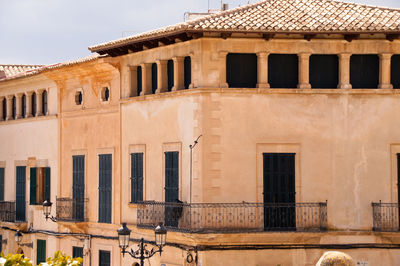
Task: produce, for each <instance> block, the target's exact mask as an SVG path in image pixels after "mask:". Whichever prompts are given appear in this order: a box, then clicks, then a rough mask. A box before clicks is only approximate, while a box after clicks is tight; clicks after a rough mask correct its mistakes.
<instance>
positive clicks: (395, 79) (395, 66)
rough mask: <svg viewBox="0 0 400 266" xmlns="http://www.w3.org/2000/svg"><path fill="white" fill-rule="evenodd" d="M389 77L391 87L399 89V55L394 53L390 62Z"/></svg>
mask: <svg viewBox="0 0 400 266" xmlns="http://www.w3.org/2000/svg"><path fill="white" fill-rule="evenodd" d="M391 79H392V81H391V82H392V84H393V88H395V89H400V55H399V54H396V55H393V56H392V63H391Z"/></svg>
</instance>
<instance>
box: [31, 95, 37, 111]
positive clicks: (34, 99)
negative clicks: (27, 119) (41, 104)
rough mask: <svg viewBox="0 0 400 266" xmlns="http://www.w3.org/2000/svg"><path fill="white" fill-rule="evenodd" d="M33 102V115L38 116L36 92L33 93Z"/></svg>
mask: <svg viewBox="0 0 400 266" xmlns="http://www.w3.org/2000/svg"><path fill="white" fill-rule="evenodd" d="M31 103H32V116H36V93H35V92H34V93H32V98H31Z"/></svg>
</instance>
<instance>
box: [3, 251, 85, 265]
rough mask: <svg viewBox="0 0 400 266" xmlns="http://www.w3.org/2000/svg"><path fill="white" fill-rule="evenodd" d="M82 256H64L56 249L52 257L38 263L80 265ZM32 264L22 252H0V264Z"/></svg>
mask: <svg viewBox="0 0 400 266" xmlns="http://www.w3.org/2000/svg"><path fill="white" fill-rule="evenodd" d="M82 261H83V260H82V258H71V257H70V256H66V255H65V254H63V253H62V252H61V251H57V252H56V253H55V254H54V257H53V258H48V259H47V261H46V262H45V263H40V265H41V266H80V265H82ZM13 265H16V266H34V264H33V263H32V261H30V260H29V259H28V258H24V257H23V254H8V255H7V256H4V254H3V253H1V254H0V266H13Z"/></svg>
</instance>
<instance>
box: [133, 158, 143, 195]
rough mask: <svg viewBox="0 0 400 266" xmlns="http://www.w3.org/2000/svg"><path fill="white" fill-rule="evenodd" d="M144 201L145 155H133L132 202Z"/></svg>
mask: <svg viewBox="0 0 400 266" xmlns="http://www.w3.org/2000/svg"><path fill="white" fill-rule="evenodd" d="M139 201H143V153H132V154H131V202H132V203H136V202H139Z"/></svg>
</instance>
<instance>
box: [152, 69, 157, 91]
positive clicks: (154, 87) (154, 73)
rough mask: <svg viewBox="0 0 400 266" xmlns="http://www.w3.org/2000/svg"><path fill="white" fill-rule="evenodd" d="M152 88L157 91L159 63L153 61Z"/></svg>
mask: <svg viewBox="0 0 400 266" xmlns="http://www.w3.org/2000/svg"><path fill="white" fill-rule="evenodd" d="M151 90H152V92H153V94H154V93H156V90H157V64H156V63H153V64H152V65H151Z"/></svg>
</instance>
